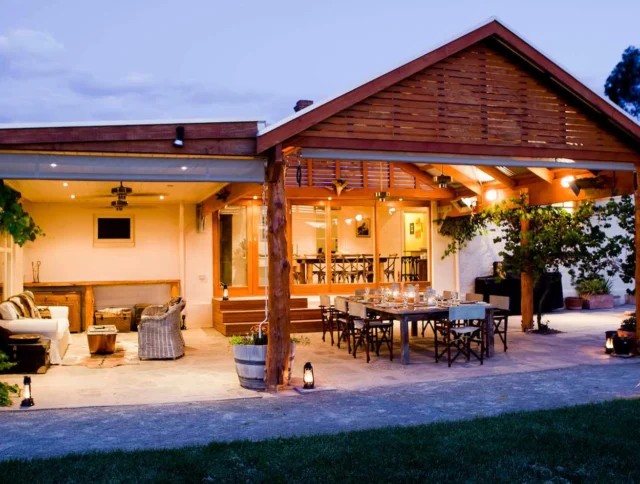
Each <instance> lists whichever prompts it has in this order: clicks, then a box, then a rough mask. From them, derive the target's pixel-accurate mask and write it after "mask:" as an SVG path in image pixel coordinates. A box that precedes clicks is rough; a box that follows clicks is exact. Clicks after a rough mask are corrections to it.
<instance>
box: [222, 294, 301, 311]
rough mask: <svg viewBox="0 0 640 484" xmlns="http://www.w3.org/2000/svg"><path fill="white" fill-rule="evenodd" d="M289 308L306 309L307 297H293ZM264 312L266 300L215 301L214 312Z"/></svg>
mask: <svg viewBox="0 0 640 484" xmlns="http://www.w3.org/2000/svg"><path fill="white" fill-rule="evenodd" d="M289 306H290V307H291V308H296V309H298V308H306V307H308V301H307V298H306V297H292V298H291V299H290V300H289ZM261 309H262V310H263V311H264V299H242V298H238V299H233V298H232V299H229V300H228V301H223V300H222V299H219V298H216V299H214V300H213V312H214V313H216V312H220V311H239V310H249V311H251V310H261Z"/></svg>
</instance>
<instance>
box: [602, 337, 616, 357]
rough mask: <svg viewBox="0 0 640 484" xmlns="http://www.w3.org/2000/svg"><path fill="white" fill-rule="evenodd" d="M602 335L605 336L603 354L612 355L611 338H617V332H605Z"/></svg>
mask: <svg viewBox="0 0 640 484" xmlns="http://www.w3.org/2000/svg"><path fill="white" fill-rule="evenodd" d="M604 334H605V342H604V352H605V353H606V354H608V355H610V354H611V353H613V338H615V337H616V336H617V334H618V332H617V331H606V332H605V333H604Z"/></svg>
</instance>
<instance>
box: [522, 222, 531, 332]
mask: <svg viewBox="0 0 640 484" xmlns="http://www.w3.org/2000/svg"><path fill="white" fill-rule="evenodd" d="M520 229H521V232H522V233H523V234H525V233H527V232H529V220H527V219H522V220H521V221H520ZM528 243H529V241H528V240H527V239H525V238H522V240H521V244H522V246H523V247H524V246H526V245H527V244H528ZM520 292H521V294H520V314H522V331H527V330H531V329H533V274H532V271H531V269H527V270H526V271H524V272H522V273H521V274H520Z"/></svg>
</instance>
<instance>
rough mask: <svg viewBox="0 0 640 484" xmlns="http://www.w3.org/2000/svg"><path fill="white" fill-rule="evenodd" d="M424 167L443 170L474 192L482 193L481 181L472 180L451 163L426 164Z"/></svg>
mask: <svg viewBox="0 0 640 484" xmlns="http://www.w3.org/2000/svg"><path fill="white" fill-rule="evenodd" d="M424 167H425V168H433V169H436V170H442V171H443V172H444V174H445V175H448V176H450V177H451V178H453V179H454V180H455V181H457V182H458V183H460V184H462V185H464V186H465V187H467V188H468V189H469V190H471V191H472V192H474V193H475V194H476V195H482V186H481V185H480V183H478V182H477V181H475V180H472V179H471V178H469V177H468V176H467V175H465V174H464V173H462V172H461V171H460V170H458V169H457V168H454V167H453V166H451V165H444V166H442V167H439V166H434V165H424Z"/></svg>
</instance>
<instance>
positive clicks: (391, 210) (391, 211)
mask: <svg viewBox="0 0 640 484" xmlns="http://www.w3.org/2000/svg"><path fill="white" fill-rule="evenodd" d="M394 213H396V209H395V207H391V208H390V209H389V215H393V214H394Z"/></svg>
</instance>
